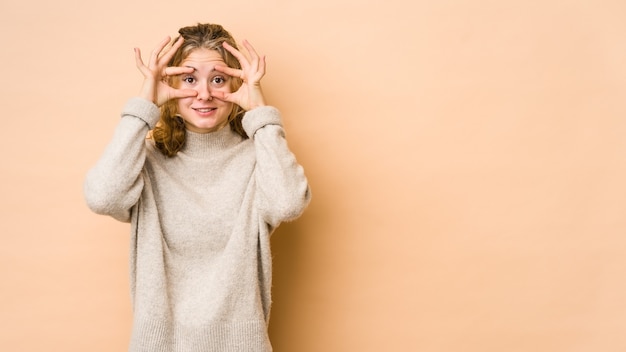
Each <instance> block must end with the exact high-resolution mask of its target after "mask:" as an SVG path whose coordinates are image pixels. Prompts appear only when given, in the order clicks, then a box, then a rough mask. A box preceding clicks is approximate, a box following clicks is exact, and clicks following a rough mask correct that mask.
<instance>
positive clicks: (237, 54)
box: [222, 42, 248, 67]
mask: <svg viewBox="0 0 626 352" xmlns="http://www.w3.org/2000/svg"><path fill="white" fill-rule="evenodd" d="M222 46H223V47H224V48H225V49H226V50H228V51H229V52H230V53H231V54H233V56H234V57H235V58H236V59H237V60H238V61H239V63H240V64H241V67H246V66H247V65H248V59H247V58H246V57H245V56H244V55H243V54H242V53H241V52H240V51H239V50H237V49H235V48H234V47H233V46H232V45H230V44H228V43H227V42H224V43H223V44H222Z"/></svg>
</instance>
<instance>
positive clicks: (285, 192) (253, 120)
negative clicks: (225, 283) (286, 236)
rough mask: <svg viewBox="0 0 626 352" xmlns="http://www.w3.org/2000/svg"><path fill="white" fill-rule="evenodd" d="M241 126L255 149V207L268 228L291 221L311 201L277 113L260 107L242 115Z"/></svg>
mask: <svg viewBox="0 0 626 352" xmlns="http://www.w3.org/2000/svg"><path fill="white" fill-rule="evenodd" d="M243 126H244V129H245V131H246V133H247V134H248V136H249V137H250V138H251V139H252V140H253V141H254V146H255V150H256V161H257V164H256V168H255V181H256V185H257V192H258V196H257V199H256V202H257V207H258V209H259V211H260V212H261V216H262V217H263V219H264V220H265V221H266V222H267V223H268V224H270V225H271V226H272V227H276V226H278V225H279V224H280V223H281V222H283V221H290V220H294V219H295V218H297V217H298V216H300V215H301V214H302V212H303V211H304V209H305V208H306V207H307V205H308V204H309V202H310V200H311V192H310V189H309V184H308V182H307V179H306V176H305V175H304V169H303V167H302V166H301V165H299V164H298V162H297V161H296V157H295V155H294V154H293V153H292V152H291V151H290V150H289V148H288V146H287V140H286V139H285V131H284V130H283V127H282V123H281V119H280V113H279V111H278V110H277V109H276V108H274V107H271V106H263V107H259V108H256V109H253V110H250V111H248V112H247V113H246V115H245V116H244V119H243Z"/></svg>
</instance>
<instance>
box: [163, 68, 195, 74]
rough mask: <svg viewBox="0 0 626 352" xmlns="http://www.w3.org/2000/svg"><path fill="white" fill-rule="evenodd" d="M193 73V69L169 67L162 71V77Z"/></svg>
mask: <svg viewBox="0 0 626 352" xmlns="http://www.w3.org/2000/svg"><path fill="white" fill-rule="evenodd" d="M193 71H194V68H193V67H179V66H169V67H166V68H165V69H164V70H163V75H164V76H177V75H182V74H185V73H192V72H193Z"/></svg>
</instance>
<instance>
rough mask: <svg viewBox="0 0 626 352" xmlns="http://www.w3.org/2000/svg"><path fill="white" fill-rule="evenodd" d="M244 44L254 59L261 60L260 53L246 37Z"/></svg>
mask: <svg viewBox="0 0 626 352" xmlns="http://www.w3.org/2000/svg"><path fill="white" fill-rule="evenodd" d="M243 46H244V47H245V48H246V50H247V51H248V54H249V55H250V58H251V59H252V61H257V60H259V54H257V52H256V50H254V47H253V46H252V44H250V42H249V41H247V40H245V39H244V41H243Z"/></svg>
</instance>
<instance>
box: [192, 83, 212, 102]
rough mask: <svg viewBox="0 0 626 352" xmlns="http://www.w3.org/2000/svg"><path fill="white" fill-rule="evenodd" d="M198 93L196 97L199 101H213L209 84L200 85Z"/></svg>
mask: <svg viewBox="0 0 626 352" xmlns="http://www.w3.org/2000/svg"><path fill="white" fill-rule="evenodd" d="M196 91H197V92H198V95H197V96H196V97H197V98H198V99H199V100H213V96H212V95H211V89H210V88H209V86H208V85H207V84H202V85H200V86H199V87H198V88H197V89H196Z"/></svg>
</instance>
